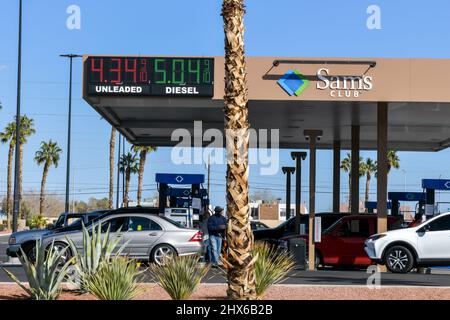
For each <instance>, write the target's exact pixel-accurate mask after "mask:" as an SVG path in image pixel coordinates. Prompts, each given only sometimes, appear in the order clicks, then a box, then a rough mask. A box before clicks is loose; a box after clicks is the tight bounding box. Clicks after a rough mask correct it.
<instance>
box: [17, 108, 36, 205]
mask: <svg viewBox="0 0 450 320" xmlns="http://www.w3.org/2000/svg"><path fill="white" fill-rule="evenodd" d="M19 129H20V141H19V201H22V168H23V147H24V145H25V143H27V138H28V137H30V136H31V135H33V134H35V133H36V130H35V129H34V120H33V119H31V118H28V117H27V116H26V115H23V116H22V117H21V119H20V128H19Z"/></svg>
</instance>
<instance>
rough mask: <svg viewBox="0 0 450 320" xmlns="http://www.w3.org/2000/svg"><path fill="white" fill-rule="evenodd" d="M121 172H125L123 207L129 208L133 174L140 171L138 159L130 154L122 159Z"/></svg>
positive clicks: (120, 162)
mask: <svg viewBox="0 0 450 320" xmlns="http://www.w3.org/2000/svg"><path fill="white" fill-rule="evenodd" d="M119 169H120V172H125V193H124V196H123V206H124V207H128V191H129V189H130V178H131V174H136V173H137V172H138V170H139V166H138V158H137V157H136V156H135V155H133V154H131V152H128V153H127V154H124V155H122V156H121V157H120V161H119Z"/></svg>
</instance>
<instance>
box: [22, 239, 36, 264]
mask: <svg viewBox="0 0 450 320" xmlns="http://www.w3.org/2000/svg"><path fill="white" fill-rule="evenodd" d="M23 252H24V253H25V255H26V256H27V259H28V260H29V261H31V262H35V261H36V244H34V243H29V244H27V245H25V246H24V247H23Z"/></svg>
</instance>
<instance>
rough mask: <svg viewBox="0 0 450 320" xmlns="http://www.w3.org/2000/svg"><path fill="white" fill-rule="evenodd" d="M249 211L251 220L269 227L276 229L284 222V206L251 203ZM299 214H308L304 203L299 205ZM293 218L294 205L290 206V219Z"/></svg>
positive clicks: (281, 204) (274, 203) (280, 204)
mask: <svg viewBox="0 0 450 320" xmlns="http://www.w3.org/2000/svg"><path fill="white" fill-rule="evenodd" d="M249 205H250V210H251V219H252V220H259V221H261V222H263V223H265V224H267V225H268V226H269V227H276V226H277V225H279V224H280V223H282V222H283V221H286V204H285V203H278V202H271V203H265V202H262V201H259V202H251V203H250V204H249ZM300 213H301V214H308V210H307V209H306V206H305V204H304V203H302V204H301V205H300ZM294 216H295V203H292V204H291V217H294Z"/></svg>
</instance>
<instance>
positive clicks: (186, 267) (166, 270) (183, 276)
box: [149, 255, 209, 300]
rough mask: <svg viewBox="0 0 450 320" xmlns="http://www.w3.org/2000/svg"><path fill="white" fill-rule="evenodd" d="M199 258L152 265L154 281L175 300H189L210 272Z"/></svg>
mask: <svg viewBox="0 0 450 320" xmlns="http://www.w3.org/2000/svg"><path fill="white" fill-rule="evenodd" d="M198 262H199V257H198V256H195V255H194V256H185V257H172V258H167V259H165V261H164V263H163V264H162V265H158V264H156V263H155V264H152V265H151V266H150V268H149V269H150V272H151V274H152V276H153V278H154V280H155V281H156V282H157V283H158V285H159V286H161V287H162V288H163V289H164V290H165V291H166V292H167V293H168V294H169V296H170V297H171V298H172V299H173V300H186V299H188V298H189V297H190V296H191V295H192V293H193V292H194V290H195V289H196V288H197V286H198V285H199V284H200V281H201V280H202V278H203V277H204V276H205V275H206V273H207V272H208V270H209V267H208V266H202V265H200V264H199V263H198Z"/></svg>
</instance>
